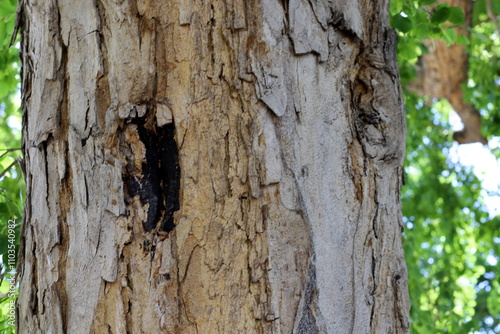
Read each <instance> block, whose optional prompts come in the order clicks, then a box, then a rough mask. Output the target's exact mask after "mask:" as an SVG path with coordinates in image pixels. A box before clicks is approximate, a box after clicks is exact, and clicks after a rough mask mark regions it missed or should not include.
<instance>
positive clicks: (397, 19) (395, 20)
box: [392, 14, 412, 33]
mask: <svg viewBox="0 0 500 334" xmlns="http://www.w3.org/2000/svg"><path fill="white" fill-rule="evenodd" d="M392 26H393V27H394V28H395V29H396V30H398V31H401V32H402V33H407V32H409V31H410V30H411V28H412V23H411V20H410V19H409V18H407V17H403V16H401V15H399V14H397V15H394V16H393V17H392Z"/></svg>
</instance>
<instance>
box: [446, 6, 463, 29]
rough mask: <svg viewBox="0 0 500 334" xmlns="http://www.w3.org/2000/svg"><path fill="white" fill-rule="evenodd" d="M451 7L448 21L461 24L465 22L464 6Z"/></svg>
mask: <svg viewBox="0 0 500 334" xmlns="http://www.w3.org/2000/svg"><path fill="white" fill-rule="evenodd" d="M449 9H450V14H449V17H448V21H450V22H451V23H455V24H460V25H462V24H465V15H464V12H463V10H462V8H460V7H449Z"/></svg>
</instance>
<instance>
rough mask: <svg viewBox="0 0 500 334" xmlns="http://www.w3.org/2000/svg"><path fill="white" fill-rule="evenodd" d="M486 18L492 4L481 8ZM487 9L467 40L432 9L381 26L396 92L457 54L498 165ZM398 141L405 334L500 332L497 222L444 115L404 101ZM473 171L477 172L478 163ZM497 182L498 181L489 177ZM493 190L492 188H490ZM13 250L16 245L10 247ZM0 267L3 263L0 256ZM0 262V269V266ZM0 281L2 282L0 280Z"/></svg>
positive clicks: (5, 84) (2, 214)
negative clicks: (463, 52) (392, 43)
mask: <svg viewBox="0 0 500 334" xmlns="http://www.w3.org/2000/svg"><path fill="white" fill-rule="evenodd" d="M489 3H490V4H492V7H493V8H492V10H493V14H494V17H495V18H497V19H498V17H499V16H500V1H491V0H490V1H489ZM487 5H488V0H477V1H474V11H473V20H472V25H471V27H470V29H469V32H470V34H469V36H465V35H457V33H456V32H455V30H454V29H453V28H454V27H456V26H459V25H463V24H464V23H465V22H464V13H463V12H462V11H461V9H459V8H457V7H453V6H449V5H446V4H438V5H437V4H435V0H392V1H391V6H390V15H391V24H392V25H393V27H394V28H395V29H396V30H397V31H398V33H399V43H398V60H399V64H400V71H401V79H402V84H403V87H405V86H406V85H407V84H408V83H409V82H410V81H411V80H412V79H413V78H415V75H416V68H417V67H416V66H417V64H418V58H419V56H421V55H422V54H424V53H426V52H428V50H427V47H426V46H425V44H424V43H423V41H424V40H426V39H428V38H439V39H443V40H445V41H446V42H447V43H448V44H450V45H451V44H453V43H458V44H463V45H466V47H467V51H468V53H469V69H468V71H469V73H468V74H469V81H468V83H467V87H464V90H465V93H466V94H465V95H466V99H467V102H469V103H470V104H471V105H473V106H475V107H476V109H478V110H480V113H481V115H482V119H483V127H482V132H483V134H484V135H485V136H486V137H487V138H488V139H489V140H490V143H494V142H496V143H499V144H498V145H497V146H494V145H491V147H490V150H491V152H492V153H493V154H494V155H495V157H496V159H497V160H498V159H499V158H500V138H499V137H497V136H499V135H500V63H499V61H498V58H499V57H500V36H499V35H500V31H498V30H497V28H496V25H495V22H494V21H493V20H492V19H491V17H490V16H488V13H487ZM15 8H16V1H15V0H0V255H3V254H6V251H7V244H8V243H7V233H6V232H7V227H6V225H7V222H8V220H9V219H14V220H15V221H16V223H17V225H18V227H17V232H16V235H17V238H19V235H20V232H19V225H20V222H21V215H22V203H23V198H24V193H23V191H24V183H23V182H24V181H23V177H22V174H21V170H20V168H19V164H18V163H17V162H18V159H19V158H21V151H20V146H21V143H20V139H21V138H20V137H21V130H20V124H21V115H20V113H19V105H18V104H19V69H20V65H19V61H18V51H17V48H15V47H10V38H11V35H12V32H13V29H14V18H15ZM405 109H406V113H407V124H408V136H407V157H406V162H405V179H406V183H405V185H404V187H403V199H402V201H403V215H404V218H403V219H404V222H405V224H406V231H405V232H404V235H403V237H404V247H405V252H406V260H407V263H408V272H409V288H410V295H411V302H412V310H411V320H412V333H418V334H426V333H488V334H489V333H499V332H500V271H499V261H498V257H499V256H500V217H499V216H498V215H495V214H493V213H492V212H490V211H491V208H489V207H488V206H486V205H485V201H484V200H485V197H486V196H498V195H500V194H499V193H498V192H497V193H492V192H491V191H489V192H486V191H485V187H484V185H483V184H482V182H481V180H480V179H479V178H478V176H477V173H475V172H474V170H473V167H470V166H463V165H461V164H460V163H458V162H457V161H456V159H454V158H453V156H452V151H453V150H454V146H456V143H454V142H453V139H452V134H453V129H452V125H451V124H450V115H451V114H452V113H453V110H452V108H451V107H450V105H449V104H448V103H447V102H446V101H443V100H431V101H429V100H427V99H425V97H420V96H417V95H415V94H412V93H409V92H407V91H405ZM479 163H480V162H479ZM498 172H499V173H500V171H498ZM497 187H498V185H497ZM16 242H17V243H18V242H19V240H17V241H16ZM3 258H6V256H5V255H3ZM1 263H3V262H0V264H1ZM0 273H1V275H0V276H1V277H2V278H9V277H10V275H12V274H13V273H12V272H7V271H6V270H5V269H3V268H2V269H1V271H0ZM7 290H8V284H7V282H6V281H5V280H3V282H2V283H1V285H0V333H14V329H13V328H12V327H10V326H8V325H7V323H6V320H7V319H6V314H7V312H8V301H9V299H8V298H6V297H4V296H3V294H2V293H1V292H3V293H5V292H6V291H7Z"/></svg>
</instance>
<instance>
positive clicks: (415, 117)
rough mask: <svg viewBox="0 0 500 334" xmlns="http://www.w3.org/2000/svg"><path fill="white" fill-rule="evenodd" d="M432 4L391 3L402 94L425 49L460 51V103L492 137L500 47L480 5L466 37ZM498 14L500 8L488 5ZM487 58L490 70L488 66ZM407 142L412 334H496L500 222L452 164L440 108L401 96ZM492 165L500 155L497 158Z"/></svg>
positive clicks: (458, 18) (466, 173)
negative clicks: (443, 46)
mask: <svg viewBox="0 0 500 334" xmlns="http://www.w3.org/2000/svg"><path fill="white" fill-rule="evenodd" d="M435 2H436V1H435V0H421V1H409V0H407V1H404V0H392V1H391V12H390V13H391V23H392V25H393V27H395V28H396V29H397V30H398V32H399V43H398V60H399V63H400V71H401V76H402V82H403V86H404V85H405V84H406V83H408V82H409V81H411V80H412V79H413V78H414V77H415V74H416V64H417V60H418V57H419V56H420V55H422V54H424V53H426V52H427V48H426V46H425V45H424V44H423V43H422V41H423V40H425V39H427V38H429V37H432V38H440V39H444V40H445V41H446V42H447V43H448V44H452V43H458V44H465V45H467V50H468V52H469V55H470V67H469V73H468V75H469V82H468V85H467V87H465V92H466V99H467V102H468V103H470V104H472V105H474V106H475V107H476V108H477V109H478V110H480V111H481V114H482V115H483V124H484V125H483V133H484V134H485V135H486V136H487V137H491V136H493V135H495V134H497V135H498V134H499V133H500V132H499V131H498V130H500V129H499V126H500V122H499V121H500V119H499V118H500V113H499V111H498V108H497V109H495V106H496V107H498V106H499V105H500V99H499V97H500V89H499V84H500V80H499V77H498V75H499V73H500V68H499V62H498V56H500V48H499V46H500V40H499V37H500V36H498V32H495V28H494V25H493V24H492V22H491V21H489V20H488V18H487V16H486V9H485V0H478V1H476V2H475V4H474V19H473V26H472V28H471V29H470V38H468V37H466V36H464V35H462V36H457V34H456V32H455V30H454V29H453V28H454V27H456V26H457V25H462V24H464V23H465V22H464V13H463V12H462V10H461V9H460V8H458V7H452V6H449V5H446V4H438V5H436V4H435ZM495 6H496V7H495V9H494V10H495V13H497V14H500V2H498V1H497V2H496V4H495ZM492 59H494V60H495V61H492ZM405 108H406V112H407V123H408V136H407V157H406V162H405V175H406V185H405V186H404V188H403V196H402V197H403V198H402V201H403V215H404V222H405V224H406V227H407V229H406V231H405V233H404V237H405V243H404V248H405V253H406V260H407V264H408V271H409V288H410V299H411V303H412V309H411V320H412V332H413V333H422V334H425V333H495V332H497V333H498V332H500V312H499V311H500V306H499V304H500V303H499V302H498V301H499V300H500V298H499V297H500V293H499V292H500V289H499V287H500V271H499V265H498V257H499V256H500V238H499V234H498V232H499V231H500V217H498V216H496V217H492V216H490V215H489V213H488V208H487V207H486V206H485V205H484V201H483V196H484V191H483V187H482V185H481V182H480V181H479V180H478V178H477V177H476V176H475V174H474V173H473V172H472V170H471V168H467V167H464V166H461V165H460V164H457V163H454V162H453V159H452V158H451V156H450V152H451V151H452V147H453V145H456V144H454V143H453V139H452V133H453V131H452V129H451V126H450V124H449V121H448V119H449V114H450V112H451V110H452V108H451V106H450V105H449V103H447V101H426V100H424V99H423V98H422V97H419V96H416V95H414V94H411V93H408V92H405ZM494 153H496V156H497V158H498V157H499V152H498V151H496V152H494Z"/></svg>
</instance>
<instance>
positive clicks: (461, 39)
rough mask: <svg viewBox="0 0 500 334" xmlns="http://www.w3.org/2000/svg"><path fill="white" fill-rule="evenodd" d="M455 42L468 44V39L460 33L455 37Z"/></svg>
mask: <svg viewBox="0 0 500 334" xmlns="http://www.w3.org/2000/svg"><path fill="white" fill-rule="evenodd" d="M456 43H457V44H458V45H469V39H468V38H467V36H465V35H460V36H458V37H457V41H456Z"/></svg>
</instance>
